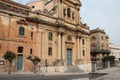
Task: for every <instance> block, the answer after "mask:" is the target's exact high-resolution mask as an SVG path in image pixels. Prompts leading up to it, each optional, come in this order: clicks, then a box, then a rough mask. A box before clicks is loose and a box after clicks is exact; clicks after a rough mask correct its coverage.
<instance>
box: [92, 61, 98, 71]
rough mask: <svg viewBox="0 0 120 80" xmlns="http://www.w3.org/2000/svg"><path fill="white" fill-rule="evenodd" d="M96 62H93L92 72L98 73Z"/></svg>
mask: <svg viewBox="0 0 120 80" xmlns="http://www.w3.org/2000/svg"><path fill="white" fill-rule="evenodd" d="M96 62H97V61H92V72H96V70H97V67H96Z"/></svg>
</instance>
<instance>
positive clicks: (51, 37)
mask: <svg viewBox="0 0 120 80" xmlns="http://www.w3.org/2000/svg"><path fill="white" fill-rule="evenodd" d="M48 39H49V40H50V41H52V39H53V34H52V32H49V33H48Z"/></svg>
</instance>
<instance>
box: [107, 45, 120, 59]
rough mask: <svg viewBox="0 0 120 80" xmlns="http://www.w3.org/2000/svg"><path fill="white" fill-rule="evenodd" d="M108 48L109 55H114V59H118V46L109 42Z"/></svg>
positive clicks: (119, 56) (119, 52) (119, 49)
mask: <svg viewBox="0 0 120 80" xmlns="http://www.w3.org/2000/svg"><path fill="white" fill-rule="evenodd" d="M109 49H110V50H111V53H110V55H113V56H115V60H116V61H120V46H117V45H114V44H113V43H110V44H109Z"/></svg>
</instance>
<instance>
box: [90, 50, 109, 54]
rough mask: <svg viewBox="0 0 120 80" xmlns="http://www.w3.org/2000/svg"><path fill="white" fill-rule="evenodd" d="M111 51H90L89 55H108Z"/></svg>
mask: <svg viewBox="0 0 120 80" xmlns="http://www.w3.org/2000/svg"><path fill="white" fill-rule="evenodd" d="M110 52H111V50H104V49H101V50H92V51H91V54H97V53H98V54H110Z"/></svg>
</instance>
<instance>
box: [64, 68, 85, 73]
mask: <svg viewBox="0 0 120 80" xmlns="http://www.w3.org/2000/svg"><path fill="white" fill-rule="evenodd" d="M81 72H83V71H82V70H81V69H80V68H79V67H77V66H68V67H67V69H66V70H65V73H81Z"/></svg>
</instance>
